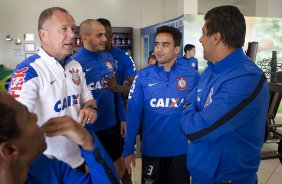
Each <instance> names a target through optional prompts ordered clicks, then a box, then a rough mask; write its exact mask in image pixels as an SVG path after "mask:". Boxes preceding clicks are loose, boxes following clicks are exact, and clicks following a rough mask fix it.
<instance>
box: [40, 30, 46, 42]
mask: <svg viewBox="0 0 282 184" xmlns="http://www.w3.org/2000/svg"><path fill="white" fill-rule="evenodd" d="M39 38H40V40H41V41H42V42H45V41H46V40H47V38H48V33H47V31H46V30H43V29H40V30H39Z"/></svg>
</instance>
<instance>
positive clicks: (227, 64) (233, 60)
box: [208, 48, 249, 73]
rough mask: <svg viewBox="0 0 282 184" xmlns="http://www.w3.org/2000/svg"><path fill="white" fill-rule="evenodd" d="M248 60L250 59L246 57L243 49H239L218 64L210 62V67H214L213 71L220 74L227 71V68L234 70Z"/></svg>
mask: <svg viewBox="0 0 282 184" xmlns="http://www.w3.org/2000/svg"><path fill="white" fill-rule="evenodd" d="M248 59H249V58H248V56H246V55H245V53H244V51H243V49H242V48H238V49H236V50H235V51H233V52H232V53H231V54H229V55H228V56H226V57H225V58H223V59H222V60H220V61H218V62H216V63H215V64H214V65H213V64H212V63H210V62H208V66H213V71H214V72H217V73H220V72H224V71H226V68H233V67H236V66H238V65H240V64H242V62H243V61H244V60H248Z"/></svg>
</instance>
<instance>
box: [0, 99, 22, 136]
mask: <svg viewBox="0 0 282 184" xmlns="http://www.w3.org/2000/svg"><path fill="white" fill-rule="evenodd" d="M0 117H1V119H0V142H3V141H7V140H11V139H16V138H18V137H20V135H21V131H20V128H19V127H18V124H17V121H16V111H15V110H14V109H13V108H11V107H9V106H7V104H4V103H1V102H0Z"/></svg>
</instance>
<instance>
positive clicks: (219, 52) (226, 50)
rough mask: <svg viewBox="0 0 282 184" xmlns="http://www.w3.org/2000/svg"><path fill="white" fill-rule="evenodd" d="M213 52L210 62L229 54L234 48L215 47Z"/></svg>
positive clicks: (219, 59) (215, 61) (217, 60)
mask: <svg viewBox="0 0 282 184" xmlns="http://www.w3.org/2000/svg"><path fill="white" fill-rule="evenodd" d="M216 50H217V51H215V52H214V53H215V54H214V58H213V59H212V60H211V61H210V62H211V63H213V64H215V63H217V62H219V61H221V60H223V59H224V58H226V57H227V56H228V55H230V54H231V53H232V52H234V51H235V50H236V48H228V47H222V48H218V49H216Z"/></svg>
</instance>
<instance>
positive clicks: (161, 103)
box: [150, 98, 184, 107]
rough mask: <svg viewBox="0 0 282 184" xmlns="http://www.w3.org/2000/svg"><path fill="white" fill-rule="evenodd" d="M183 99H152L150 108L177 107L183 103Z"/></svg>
mask: <svg viewBox="0 0 282 184" xmlns="http://www.w3.org/2000/svg"><path fill="white" fill-rule="evenodd" d="M183 100H184V99H183V98H152V99H151V100H150V106H151V107H179V106H180V104H181V103H182V102H183Z"/></svg>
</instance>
